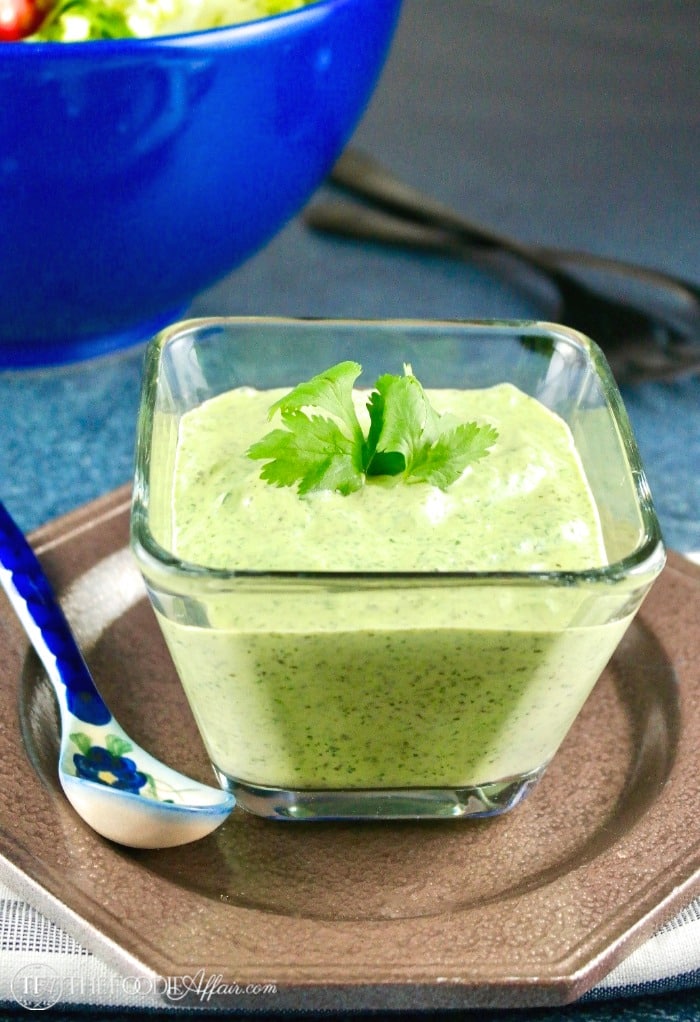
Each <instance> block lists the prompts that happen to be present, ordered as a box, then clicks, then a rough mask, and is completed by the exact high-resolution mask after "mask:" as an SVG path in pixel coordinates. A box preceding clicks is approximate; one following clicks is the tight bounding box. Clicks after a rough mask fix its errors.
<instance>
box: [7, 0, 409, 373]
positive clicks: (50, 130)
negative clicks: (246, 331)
mask: <svg viewBox="0 0 700 1022" xmlns="http://www.w3.org/2000/svg"><path fill="white" fill-rule="evenodd" d="M399 6H400V0H319V2H318V3H317V4H314V5H312V6H310V7H306V8H302V9H301V10H298V11H293V12H291V13H288V14H283V15H279V16H276V17H272V18H267V19H265V20H263V21H257V22H251V23H248V24H244V25H237V26H232V27H229V28H223V29H216V30H211V31H208V32H198V33H192V34H187V35H179V36H170V37H161V38H153V39H122V40H114V41H99V42H85V43H70V44H66V43H36V44H28V43H3V44H0V293H1V294H2V295H3V296H4V301H3V312H2V315H1V316H0V365H5V366H8V365H38V364H48V363H52V362H53V363H55V362H62V361H70V360H74V359H78V358H84V357H87V356H89V355H94V354H97V353H100V352H104V351H109V350H112V349H115V348H117V347H121V346H124V345H127V344H130V343H134V342H135V341H137V340H140V339H143V338H146V337H149V336H150V335H151V334H152V333H154V331H155V330H157V329H159V328H160V327H161V326H163V325H164V324H166V323H167V322H170V321H171V320H173V319H175V318H177V317H178V316H179V315H180V313H181V312H182V311H183V310H184V309H185V308H186V307H187V305H188V304H189V303H190V301H191V300H192V298H193V297H194V296H195V295H196V294H197V293H198V292H200V291H201V290H203V289H204V288H206V287H208V286H209V285H211V284H213V283H214V282H215V281H216V280H217V279H219V278H221V277H223V276H224V275H226V274H227V273H228V272H230V271H231V270H232V269H234V268H235V267H236V266H237V265H239V264H240V263H242V262H243V261H244V260H245V259H246V258H248V257H249V256H250V255H252V254H253V253H254V252H255V251H256V250H257V249H259V248H260V247H261V246H262V245H263V244H264V243H265V242H266V241H268V240H269V239H270V238H271V237H272V236H273V235H274V234H275V233H276V232H277V231H278V230H279V229H280V228H281V227H282V226H283V225H284V224H285V222H286V221H288V220H289V218H290V217H291V216H293V214H294V213H296V212H297V211H298V210H299V209H300V208H301V207H302V206H303V204H304V203H305V201H306V200H307V199H308V197H309V196H310V194H311V193H312V192H313V190H314V189H315V188H316V187H317V185H318V184H319V183H320V182H321V180H322V179H323V177H324V176H325V174H326V173H327V172H328V170H329V169H330V167H331V166H332V164H333V162H334V160H335V158H336V157H337V156H338V154H339V152H340V150H341V149H342V147H343V145H344V144H345V142H346V141H347V139H348V137H349V136H350V134H351V132H352V130H353V128H354V127H355V125H356V123H357V121H358V119H359V117H360V115H361V114H362V112H363V111H364V108H365V106H366V104H367V101H368V100H369V98H370V96H371V94H372V91H373V89H374V86H375V84H376V81H377V78H378V76H379V73H380V71H381V69H382V66H383V63H384V60H385V57H386V54H387V51H388V47H389V44H390V42H391V38H392V35H393V31H394V28H395V24H396V20H397V17H398V10H399ZM261 311H264V310H261Z"/></svg>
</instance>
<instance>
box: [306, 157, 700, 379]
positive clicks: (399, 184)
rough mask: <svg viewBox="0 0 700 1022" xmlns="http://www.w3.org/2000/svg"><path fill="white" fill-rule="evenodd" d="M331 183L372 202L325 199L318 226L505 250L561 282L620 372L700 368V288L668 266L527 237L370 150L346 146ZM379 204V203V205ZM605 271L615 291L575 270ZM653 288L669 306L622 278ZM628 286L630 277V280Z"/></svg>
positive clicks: (565, 309) (674, 372) (634, 374)
mask: <svg viewBox="0 0 700 1022" xmlns="http://www.w3.org/2000/svg"><path fill="white" fill-rule="evenodd" d="M330 181H331V183H333V184H335V185H337V186H339V187H340V188H341V189H343V190H344V191H346V192H350V193H351V194H353V195H355V196H358V197H360V198H362V199H363V200H365V202H369V203H371V204H372V206H369V205H359V204H357V203H349V202H333V203H325V204H324V203H319V204H316V205H312V206H311V207H310V208H308V209H307V210H306V211H305V214H304V219H305V221H306V223H307V224H308V225H309V226H310V227H313V228H314V229H316V230H322V231H326V232H331V233H335V234H344V235H346V236H348V237H353V238H359V239H363V240H365V241H374V242H382V243H390V244H395V245H401V246H409V247H414V248H421V249H425V250H429V251H433V252H438V253H441V254H444V255H448V256H451V257H453V258H459V259H463V260H464V259H467V260H473V259H474V258H475V257H476V258H478V257H479V253H498V254H499V255H502V254H504V253H505V254H506V256H507V257H508V258H511V259H514V260H516V261H517V262H518V263H519V264H521V265H522V266H525V267H527V268H529V269H534V270H535V271H536V272H537V273H538V274H539V275H540V276H544V277H545V278H546V279H547V280H548V281H550V282H551V283H552V284H554V286H555V288H556V291H557V293H558V296H559V306H558V310H557V313H556V317H557V319H558V320H559V322H561V323H564V324H566V325H568V326H571V327H573V328H575V329H577V330H580V331H581V332H582V333H584V334H586V335H587V336H589V337H591V338H593V340H595V341H596V342H597V343H598V344H599V345H600V347H601V348H602V349H603V350H604V351H605V354H606V357H607V359H608V361H609V363H610V365H611V368H612V370H613V372H614V373H615V376H616V377H617V379H618V381H619V382H624V383H638V382H641V381H642V380H652V379H657V380H658V379H670V378H674V377H677V376H681V375H684V374H689V373H694V372H697V371H698V370H700V288H698V287H697V286H696V285H694V284H691V283H689V282H688V281H685V280H682V279H681V278H679V277H674V276H671V275H670V274H665V273H661V272H660V271H657V270H651V269H647V268H644V267H640V266H634V265H631V264H629V263H626V262H623V261H620V260H617V259H609V258H605V257H600V256H594V255H592V254H589V253H584V252H577V251H574V250H563V249H556V248H545V247H541V246H535V245H526V244H523V243H522V242H520V241H517V240H515V239H514V238H510V237H508V236H506V235H503V234H500V233H497V232H495V231H492V230H490V229H489V228H486V227H483V226H482V225H480V224H476V223H473V222H472V221H469V220H467V219H465V218H464V217H463V216H461V215H460V214H459V213H456V212H455V211H454V210H452V209H450V208H449V207H448V206H446V205H444V204H443V203H441V202H438V201H436V200H434V199H432V198H430V197H428V196H426V195H424V194H423V193H422V192H420V191H418V190H416V189H415V188H412V187H411V186H410V185H407V184H406V183H404V182H403V181H401V180H400V179H398V178H397V177H396V176H395V175H394V174H392V173H391V172H390V171H388V170H387V169H386V168H385V167H384V166H382V165H381V164H380V163H378V162H377V161H376V160H374V159H373V158H371V157H369V156H367V155H366V154H364V153H362V152H360V151H358V150H356V149H353V148H348V149H346V151H345V152H344V153H343V155H342V156H341V157H340V159H339V160H338V162H337V163H336V165H335V167H334V168H333V171H332V173H331V175H330ZM372 207H374V208H372ZM574 268H577V269H578V270H579V271H583V273H584V274H589V276H590V273H591V271H593V272H594V274H596V275H597V276H600V275H601V274H602V275H604V276H605V277H606V278H607V279H606V282H605V283H606V289H609V288H610V286H611V283H612V284H613V286H616V285H615V284H614V282H615V281H617V286H616V293H615V295H614V297H611V296H609V295H606V294H604V293H602V291H601V288H600V286H598V287H593V286H591V284H590V283H585V282H584V281H583V280H582V279H581V278H580V276H578V275H575V273H574V272H572V270H573V269H574ZM620 283H625V284H629V283H632V284H634V285H636V286H637V287H641V288H647V289H652V290H654V292H655V295H656V298H657V305H658V298H659V294H660V295H661V298H663V299H665V301H663V302H662V303H661V305H662V306H663V307H657V308H655V309H654V310H653V311H650V310H649V309H645V308H643V307H641V306H640V304H639V299H637V300H633V299H631V298H630V297H623V296H622V295H621V294H620V292H619V284H620ZM623 291H624V287H623Z"/></svg>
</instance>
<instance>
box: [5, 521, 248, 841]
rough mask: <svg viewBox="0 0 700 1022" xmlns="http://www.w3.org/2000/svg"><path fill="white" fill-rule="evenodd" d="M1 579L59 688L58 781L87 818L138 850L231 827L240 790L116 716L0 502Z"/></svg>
mask: <svg viewBox="0 0 700 1022" xmlns="http://www.w3.org/2000/svg"><path fill="white" fill-rule="evenodd" d="M0 583H1V584H2V587H3V589H4V590H5V592H6V593H7V596H8V598H9V600H10V603H11V604H12V606H13V608H14V610H15V611H16V613H17V616H18V617H19V619H20V621H21V622H22V625H23V626H24V629H25V631H26V633H27V635H28V636H29V639H30V641H31V643H32V645H33V647H34V649H35V650H36V652H37V653H38V655H39V657H40V658H41V661H42V663H43V665H44V667H45V669H46V672H47V674H48V677H49V681H50V682H51V685H52V688H53V690H54V692H55V694H56V698H57V700H58V708H59V714H60V719H61V743H60V753H59V761H58V777H59V780H60V782H61V786H62V788H63V790H64V792H65V794H66V797H67V799H68V801H69V802H70V803H71V805H72V806H73V808H74V809H75V810H76V812H77V813H78V814H79V815H80V816H82V818H83V819H84V820H85V821H86V823H88V824H89V825H90V826H91V827H92V828H93V830H96V831H97V832H98V833H99V834H102V835H103V836H104V837H106V838H109V839H110V840H112V841H116V842H118V843H119V844H122V845H128V846H130V847H132V848H170V847H173V846H174V845H180V844H186V843H187V842H189V841H195V840H197V839H198V838H201V837H204V836H205V835H207V834H209V833H210V832H211V831H212V830H214V829H215V828H216V827H218V826H219V824H221V823H223V821H224V820H225V819H226V817H227V816H228V815H229V813H230V812H231V810H232V809H233V806H234V804H235V800H234V797H233V795H231V794H229V793H228V792H226V791H223V790H222V789H220V788H214V787H210V786H209V785H206V784H200V783H199V782H198V781H195V780H193V779H192V778H190V777H186V776H185V775H184V774H180V773H177V772H176V771H175V770H172V769H170V767H167V766H165V764H163V763H161V762H160V761H159V760H157V759H155V758H154V757H153V756H151V755H150V754H149V753H147V752H145V751H144V750H143V749H142V748H140V747H139V746H138V745H137V744H136V742H135V741H133V739H131V738H130V737H129V736H128V735H127V734H126V732H125V731H124V730H123V729H122V728H121V727H120V725H119V724H118V723H117V721H116V720H115V719H114V717H113V716H112V713H111V712H110V710H109V708H108V707H107V705H106V704H105V702H104V700H103V699H102V697H101V696H100V694H99V692H98V691H97V688H96V686H95V683H94V681H93V680H92V676H91V675H90V671H89V670H88V667H87V664H86V663H85V660H84V659H83V656H82V654H81V652H80V649H79V648H78V645H77V642H76V641H75V638H74V636H73V634H72V632H71V630H70V626H69V625H68V622H67V621H66V618H65V616H64V614H63V611H62V610H61V608H60V606H59V604H58V601H57V600H56V597H55V596H54V594H53V592H52V589H51V586H50V583H49V581H48V579H47V578H46V576H45V574H44V572H43V569H42V568H41V565H40V564H39V561H38V560H37V558H36V556H35V554H34V551H33V550H32V548H31V547H30V545H29V543H28V542H27V540H26V539H25V537H24V535H23V534H22V532H21V531H20V529H19V528H18V526H17V525H16V524H15V522H14V521H13V519H12V518H11V517H10V515H9V513H8V512H7V510H6V509H5V508H4V506H3V505H2V504H1V503H0Z"/></svg>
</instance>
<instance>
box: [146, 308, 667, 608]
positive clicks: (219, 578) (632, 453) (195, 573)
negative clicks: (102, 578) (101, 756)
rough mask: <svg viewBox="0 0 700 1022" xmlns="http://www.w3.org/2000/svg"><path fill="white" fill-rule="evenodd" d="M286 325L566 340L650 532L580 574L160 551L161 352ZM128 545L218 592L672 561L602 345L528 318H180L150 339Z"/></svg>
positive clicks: (525, 577)
mask: <svg viewBox="0 0 700 1022" xmlns="http://www.w3.org/2000/svg"><path fill="white" fill-rule="evenodd" d="M263 324H264V325H274V326H285V325H290V324H295V325H302V324H306V325H309V324H313V325H314V328H316V329H322V328H323V327H324V326H326V327H331V326H332V327H337V326H347V327H356V328H360V329H367V328H370V329H378V328H396V327H400V328H411V327H414V328H416V327H418V328H421V329H428V330H430V331H431V332H432V331H433V330H435V331H439V330H440V329H442V330H444V329H445V328H449V329H450V330H454V329H464V331H465V332H466V333H472V332H473V333H476V332H479V331H493V332H497V331H498V330H501V331H507V332H509V333H516V332H517V333H520V334H535V333H542V332H547V333H549V334H550V335H552V334H555V335H556V336H557V338H560V339H562V340H563V341H566V342H568V343H569V344H571V345H573V346H574V347H576V348H578V349H579V350H581V351H583V352H584V354H585V356H586V358H587V359H588V361H589V362H590V363H591V365H592V366H593V368H594V370H595V373H596V375H597V377H598V378H599V380H600V382H601V386H602V388H603V390H604V393H605V398H606V401H607V404H608V407H609V410H610V413H611V415H612V418H613V420H614V422H615V423H616V425H617V427H618V431H619V435H620V439H621V442H622V445H623V448H624V455H625V458H626V460H627V463H628V466H629V469H630V471H631V476H632V481H633V485H634V490H635V493H636V496H637V502H638V507H639V512H640V516H641V519H642V525H643V528H644V535H643V537H642V538H641V540H640V542H639V543H638V544H637V546H636V547H635V549H634V550H632V551H631V552H630V553H629V554H628V555H627V556H625V557H623V558H621V559H619V560H617V561H613V562H610V563H608V564H602V565H600V566H596V567H593V568H586V569H580V570H556V571H503V570H499V571H385V570H382V571H333V570H328V571H320V570H312V571H303V570H269V569H255V570H253V569H235V568H214V567H210V566H207V565H201V564H197V563H195V562H192V561H185V560H182V559H181V558H178V557H177V556H176V555H174V554H173V553H172V552H171V551H169V550H167V549H166V548H165V547H163V546H161V545H160V543H158V542H157V540H156V539H155V538H154V536H153V534H152V532H151V530H150V528H149V526H148V496H147V494H148V488H149V483H148V481H147V475H148V473H147V468H148V464H149V458H148V440H149V437H148V434H147V433H146V430H145V425H146V424H149V423H150V422H151V421H152V417H151V414H150V412H151V405H150V403H149V402H150V397H151V395H155V390H156V384H157V377H158V370H159V368H160V365H161V360H162V357H163V353H164V351H165V349H166V348H167V346H168V345H169V344H171V343H173V342H174V341H176V340H177V339H179V338H181V337H183V336H185V335H187V334H195V333H197V332H198V331H200V330H209V329H211V328H216V327H226V326H229V325H236V326H238V325H240V326H246V327H251V326H260V325H263ZM130 542H131V547H132V550H133V551H134V553H135V555H136V557H137V560H138V561H139V563H140V564H141V565H142V567H143V568H144V569H145V570H146V569H148V570H150V571H154V572H155V573H165V574H166V575H167V576H168V577H169V579H170V580H171V582H170V587H171V588H173V586H172V579H177V578H182V579H188V580H192V581H194V580H196V581H198V582H201V583H207V584H210V585H211V586H213V587H214V588H217V589H218V588H219V587H220V586H222V584H225V583H232V582H234V581H235V582H236V584H242V583H249V584H250V585H253V586H260V585H261V584H263V583H268V584H273V583H276V584H280V583H283V582H287V583H294V584H295V585H296V586H299V585H301V584H305V585H307V586H312V585H316V586H318V585H325V586H334V587H340V588H358V587H360V586H362V587H373V588H378V587H379V588H389V587H392V586H393V587H395V588H399V587H411V586H416V585H417V584H422V585H423V586H441V585H444V586H456V585H458V584H463V585H464V584H470V585H476V584H478V585H485V584H491V585H493V584H501V585H502V584H505V583H507V584H512V585H523V586H525V585H530V586H533V585H534V586H538V587H543V586H567V587H568V586H573V585H581V584H601V583H603V584H612V583H616V582H621V581H623V580H628V579H631V578H633V577H635V576H639V577H640V581H643V580H644V579H645V578H646V577H647V576H650V577H655V576H656V575H658V574H659V572H660V571H661V569H662V568H663V566H664V563H665V559H666V551H665V546H664V542H663V538H662V534H661V527H660V524H659V521H658V517H657V514H656V510H655V508H654V504H653V499H652V496H651V491H650V489H649V485H648V482H647V478H646V473H645V470H644V467H643V465H642V461H641V456H640V454H639V450H638V447H637V443H636V440H635V437H634V433H633V431H632V426H631V423H630V421H629V417H628V415H627V410H626V408H625V406H624V403H623V400H622V396H621V394H620V391H619V388H618V385H617V382H616V381H615V378H614V376H613V374H612V370H611V369H610V366H609V365H608V362H607V359H606V358H605V355H604V353H603V351H602V350H601V348H600V347H599V346H598V345H597V344H596V343H595V341H593V340H591V338H589V337H586V336H585V335H584V334H582V333H580V332H579V331H577V330H574V329H573V328H571V327H567V326H564V325H562V324H560V323H552V322H547V321H544V320H524V319H420V318H365V319H362V318H357V319H354V318H350V317H312V316H308V317H304V316H254V315H248V316H246V315H243V316H207V317H197V318H191V319H185V320H181V321H179V322H176V323H172V324H170V325H169V326H167V327H165V328H164V329H163V330H161V331H159V333H157V334H156V335H155V337H153V338H152V340H151V341H150V342H149V344H148V346H147V349H146V355H145V361H144V371H143V379H142V390H141V398H140V402H139V414H138V426H137V438H136V454H135V470H134V485H133V492H132V503H131V516H130Z"/></svg>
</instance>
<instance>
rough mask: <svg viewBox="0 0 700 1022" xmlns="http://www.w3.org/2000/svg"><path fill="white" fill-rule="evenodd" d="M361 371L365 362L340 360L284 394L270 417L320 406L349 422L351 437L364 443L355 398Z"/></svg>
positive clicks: (271, 410)
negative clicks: (353, 394) (277, 413)
mask: <svg viewBox="0 0 700 1022" xmlns="http://www.w3.org/2000/svg"><path fill="white" fill-rule="evenodd" d="M361 372H362V366H361V365H359V364H358V363H357V362H339V363H338V365H335V366H331V368H330V369H326V370H325V372H322V373H319V374H318V376H314V377H313V378H312V379H310V380H307V381H306V382H305V383H300V384H298V385H297V386H296V387H294V389H293V390H290V391H289V393H288V394H285V395H284V396H283V397H281V398H280V399H279V401H276V402H275V403H274V404H273V405H272V407H271V408H270V411H269V413H268V418H270V419H271V418H272V416H273V415H274V414H275V412H277V411H280V412H291V411H297V410H300V409H303V408H316V409H318V410H322V411H324V412H327V413H328V414H330V415H332V416H334V418H336V419H338V420H339V422H341V423H342V424H343V425H344V426H345V429H346V431H347V435H348V436H349V437H350V438H352V439H353V440H355V441H356V442H357V441H359V442H361V443H362V444H364V435H363V433H362V427H361V426H360V423H359V422H358V421H357V415H356V413H355V405H354V403H353V400H352V388H353V384H354V383H355V380H356V379H357V377H358V376H359V375H360V373H361Z"/></svg>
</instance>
